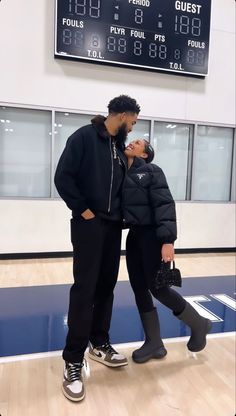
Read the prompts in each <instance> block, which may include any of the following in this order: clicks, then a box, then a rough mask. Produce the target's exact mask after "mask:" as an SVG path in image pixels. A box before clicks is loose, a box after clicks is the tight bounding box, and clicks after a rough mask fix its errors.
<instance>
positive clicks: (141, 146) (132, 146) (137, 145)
mask: <svg viewBox="0 0 236 416" xmlns="http://www.w3.org/2000/svg"><path fill="white" fill-rule="evenodd" d="M125 155H126V156H127V157H128V158H129V157H135V156H136V157H141V158H143V159H146V157H147V153H146V152H145V141H144V140H143V139H137V140H133V141H132V142H131V143H129V144H128V146H127V147H126V148H125Z"/></svg>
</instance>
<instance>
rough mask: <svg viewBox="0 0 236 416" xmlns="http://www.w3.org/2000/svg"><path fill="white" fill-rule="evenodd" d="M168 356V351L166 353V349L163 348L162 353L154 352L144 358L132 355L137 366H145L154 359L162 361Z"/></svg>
mask: <svg viewBox="0 0 236 416" xmlns="http://www.w3.org/2000/svg"><path fill="white" fill-rule="evenodd" d="M166 355H167V351H166V349H165V348H163V349H162V351H161V352H158V351H154V352H152V353H150V354H148V355H145V356H143V357H134V356H133V355H132V360H133V361H134V362H135V363H137V364H143V363H146V362H147V361H149V360H151V359H152V358H154V359H157V360H161V359H162V358H164V357H165V356H166Z"/></svg>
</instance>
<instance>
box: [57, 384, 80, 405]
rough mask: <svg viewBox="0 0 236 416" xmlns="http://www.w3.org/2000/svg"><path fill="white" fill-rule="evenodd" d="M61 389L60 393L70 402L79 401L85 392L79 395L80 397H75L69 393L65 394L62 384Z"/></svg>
mask: <svg viewBox="0 0 236 416" xmlns="http://www.w3.org/2000/svg"><path fill="white" fill-rule="evenodd" d="M61 389H62V393H63V394H64V396H65V397H66V398H67V399H69V400H70V401H72V402H80V401H81V400H83V399H84V398H85V392H84V394H83V396H80V397H78V398H76V397H71V396H70V395H69V394H67V393H66V391H65V390H64V388H63V386H62V388H61Z"/></svg>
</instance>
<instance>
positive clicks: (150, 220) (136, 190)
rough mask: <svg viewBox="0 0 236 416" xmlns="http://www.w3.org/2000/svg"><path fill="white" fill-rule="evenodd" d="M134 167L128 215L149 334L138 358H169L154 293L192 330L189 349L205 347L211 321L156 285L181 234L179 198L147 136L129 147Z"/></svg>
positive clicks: (131, 257) (138, 296)
mask: <svg viewBox="0 0 236 416" xmlns="http://www.w3.org/2000/svg"><path fill="white" fill-rule="evenodd" d="M125 154H126V156H127V158H128V172H127V175H126V178H125V181H124V186H123V216H124V221H125V224H126V225H127V226H128V227H129V228H130V230H129V233H128V236H127V241H126V261H127V268H128V273H129V279H130V283H131V286H132V289H133V291H134V295H135V300H136V304H137V307H138V310H139V314H140V318H141V321H142V324H143V329H144V333H145V342H144V344H143V345H142V346H141V348H139V349H137V350H135V351H133V354H132V358H133V360H134V361H135V362H137V363H143V362H146V361H148V360H149V359H150V358H163V357H164V356H165V355H166V354H167V351H166V349H165V347H164V344H163V342H162V339H161V337H160V325H159V319H158V315H157V311H156V309H155V308H154V304H153V300H152V296H151V295H153V296H154V297H155V298H156V299H158V300H159V301H160V302H161V303H162V304H164V305H165V306H167V307H168V308H169V309H171V310H172V311H173V314H174V315H175V316H176V317H177V318H178V319H180V320H182V321H183V322H184V323H185V324H186V325H188V326H189V327H190V329H191V337H190V340H189V341H188V344H187V346H188V349H189V350H190V351H192V352H198V351H201V350H202V349H203V348H204V347H205V345H206V334H207V333H208V332H209V331H210V329H211V326H212V324H211V321H210V320H208V319H206V318H203V317H202V316H201V315H199V314H198V312H197V311H196V310H195V309H194V308H193V307H192V306H191V305H190V304H189V303H187V302H186V301H185V299H184V298H183V297H182V296H181V295H180V294H179V293H178V292H176V291H175V290H173V289H172V288H170V287H163V288H161V289H158V290H156V289H155V287H154V280H155V277H156V275H157V271H158V269H159V268H160V264H161V261H162V260H163V261H164V262H170V261H172V260H173V259H174V245H173V244H174V241H175V240H176V238H177V230H176V214H175V203H174V200H173V198H172V195H171V193H170V190H169V188H168V184H167V182H166V178H165V175H164V173H163V171H162V170H161V169H160V168H159V167H158V166H156V165H154V164H151V163H150V162H151V161H152V160H153V157H154V150H153V148H152V146H151V145H150V144H149V143H148V142H146V141H145V140H142V139H139V140H134V141H132V142H131V143H130V144H129V145H128V146H127V147H126V149H125Z"/></svg>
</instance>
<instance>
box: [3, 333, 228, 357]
mask: <svg viewBox="0 0 236 416" xmlns="http://www.w3.org/2000/svg"><path fill="white" fill-rule="evenodd" d="M235 336H236V332H235V331H232V332H221V333H216V334H209V335H207V339H214V338H226V337H235ZM188 339H189V336H188V337H177V338H165V339H163V342H164V343H165V344H173V343H175V342H186V341H188ZM143 342H144V341H136V342H128V343H123V344H112V346H113V347H114V348H115V349H126V348H136V347H140V346H141V345H142V344H143ZM61 355H62V351H49V352H39V353H36V354H24V355H13V356H11V357H2V358H0V364H2V363H10V362H14V361H27V360H37V359H39V358H50V357H61Z"/></svg>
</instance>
